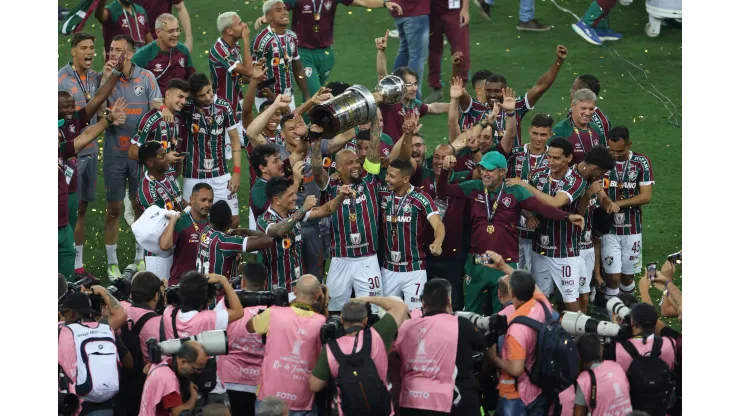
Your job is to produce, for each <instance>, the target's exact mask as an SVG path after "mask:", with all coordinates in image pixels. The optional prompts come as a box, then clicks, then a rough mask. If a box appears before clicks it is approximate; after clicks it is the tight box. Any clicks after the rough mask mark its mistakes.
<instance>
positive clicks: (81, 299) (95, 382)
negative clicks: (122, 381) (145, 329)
mask: <svg viewBox="0 0 740 416" xmlns="http://www.w3.org/2000/svg"><path fill="white" fill-rule="evenodd" d="M91 292H92V294H93V295H95V296H97V297H101V298H102V301H103V302H104V305H105V306H106V307H107V308H108V310H109V311H110V312H109V316H108V317H107V318H103V319H101V321H100V322H97V321H96V320H95V315H100V314H101V311H100V310H96V309H95V308H93V304H92V302H91V299H90V296H88V295H87V293H83V292H72V293H69V294H68V295H67V296H66V297H65V298H64V300H63V303H62V305H61V313H62V317H63V318H64V323H62V324H60V325H59V334H58V338H59V340H58V343H59V346H58V363H59V365H60V366H61V368H62V371H64V374H65V375H66V377H67V379H68V380H69V383H70V388H69V392H70V393H72V394H76V395H77V396H78V397H79V398H80V399H81V401H82V403H81V408H80V409H79V410H80V413H79V414H80V415H86V414H89V413H92V412H96V413H97V411H102V412H101V414H106V415H112V414H113V408H114V401H113V399H114V398H115V396H116V394H117V393H118V386H119V376H118V363H119V358H118V357H119V349H118V345H117V338H116V335H115V333H114V331H116V330H117V329H118V328H120V327H121V325H123V323H125V322H126V311H125V310H124V309H123V308H122V307H121V305H120V304H119V303H118V301H117V300H116V298H114V297H113V296H112V295H111V294H110V293H108V291H107V290H105V288H103V287H102V286H92V287H91ZM124 350H125V349H124ZM93 355H94V357H95V359H94V360H91V359H90V357H91V356H93ZM123 355H124V353H123V351H121V356H123ZM78 356H79V358H78ZM125 364H127V365H130V361H128V362H126V363H125ZM83 400H84V401H83Z"/></svg>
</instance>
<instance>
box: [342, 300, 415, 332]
mask: <svg viewBox="0 0 740 416" xmlns="http://www.w3.org/2000/svg"><path fill="white" fill-rule="evenodd" d="M355 301H357V302H364V303H369V304H371V305H377V306H380V307H381V308H383V309H384V310H385V312H386V313H387V314H389V315H390V316H392V317H393V319H394V320H395V321H396V325H398V326H401V324H402V323H403V321H404V320H406V317H407V316H408V315H409V307H408V306H407V305H406V303H405V302H404V301H402V300H401V299H398V298H395V297H394V298H391V297H375V296H361V297H359V298H357V299H355Z"/></svg>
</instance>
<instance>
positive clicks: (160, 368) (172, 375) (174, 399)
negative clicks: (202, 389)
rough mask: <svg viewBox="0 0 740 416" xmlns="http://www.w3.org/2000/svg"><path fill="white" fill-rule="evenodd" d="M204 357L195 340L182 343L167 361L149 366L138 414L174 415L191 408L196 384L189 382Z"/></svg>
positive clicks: (196, 396)
mask: <svg viewBox="0 0 740 416" xmlns="http://www.w3.org/2000/svg"><path fill="white" fill-rule="evenodd" d="M207 362H208V356H207V355H206V351H205V350H204V349H203V346H202V345H200V344H199V343H197V342H195V341H187V342H184V343H183V344H182V346H181V347H180V350H179V351H178V353H177V354H175V355H173V356H172V359H171V360H169V361H162V362H161V363H159V364H156V365H153V366H152V368H151V369H150V370H149V375H148V376H147V378H146V383H144V393H143V394H142V395H141V412H140V413H139V415H140V416H159V415H164V414H166V415H171V416H177V415H179V414H181V413H182V412H184V411H186V410H193V408H195V403H196V401H197V400H198V387H197V386H196V385H195V384H194V383H193V382H191V380H192V379H193V378H195V376H197V375H198V374H200V372H201V371H202V370H203V369H204V368H205V367H206V363H207Z"/></svg>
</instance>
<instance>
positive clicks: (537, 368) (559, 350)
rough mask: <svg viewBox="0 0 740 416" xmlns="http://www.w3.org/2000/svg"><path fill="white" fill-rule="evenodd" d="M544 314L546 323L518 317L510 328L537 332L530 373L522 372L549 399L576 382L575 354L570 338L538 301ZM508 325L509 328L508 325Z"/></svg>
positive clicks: (574, 346) (573, 344) (528, 371)
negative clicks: (517, 325) (522, 328)
mask: <svg viewBox="0 0 740 416" xmlns="http://www.w3.org/2000/svg"><path fill="white" fill-rule="evenodd" d="M537 302H538V303H539V304H540V305H541V306H542V309H543V310H544V311H545V322H544V323H541V322H537V321H535V320H534V319H532V318H530V317H528V316H517V317H516V318H514V319H513V320H512V321H511V324H521V325H526V326H528V327H530V328H532V329H533V330H535V331H537V350H536V358H535V361H534V365H533V366H532V369H531V370H527V368H526V367H525V368H524V371H525V372H526V373H527V376H528V377H529V379H530V380H531V381H532V383H534V385H535V386H537V387H539V388H540V389H542V392H543V393H544V394H546V395H548V397H549V399H550V400H549V401H548V403H550V404H551V403H552V400H553V398H554V397H553V396H557V395H558V394H560V392H562V391H563V390H565V389H567V388H568V387H570V386H572V385H573V383H575V382H576V379H578V374H579V371H580V369H579V366H578V364H579V362H578V350H577V349H576V343H575V341H574V340H573V337H571V336H570V334H568V333H567V332H565V330H564V329H563V327H562V326H560V322H558V320H557V319H553V318H552V315H551V314H550V310H549V309H548V308H547V305H545V303H544V302H542V301H537ZM511 324H510V325H511Z"/></svg>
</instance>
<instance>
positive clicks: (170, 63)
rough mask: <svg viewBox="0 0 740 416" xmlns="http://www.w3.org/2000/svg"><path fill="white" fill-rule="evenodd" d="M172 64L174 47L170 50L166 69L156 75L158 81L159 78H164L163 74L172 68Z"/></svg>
mask: <svg viewBox="0 0 740 416" xmlns="http://www.w3.org/2000/svg"><path fill="white" fill-rule="evenodd" d="M170 65H172V49H170V52H169V60H168V61H167V67H165V68H164V71H162V73H161V74H159V75H157V76H156V77H155V79H156V80H157V81H159V79H160V78H162V75H164V73H165V72H167V70H168V69H170Z"/></svg>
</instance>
